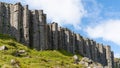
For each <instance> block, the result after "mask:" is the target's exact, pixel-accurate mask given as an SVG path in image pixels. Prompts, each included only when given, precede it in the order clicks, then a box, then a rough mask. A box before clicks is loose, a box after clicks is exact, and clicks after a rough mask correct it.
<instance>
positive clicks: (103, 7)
mask: <svg viewBox="0 0 120 68" xmlns="http://www.w3.org/2000/svg"><path fill="white" fill-rule="evenodd" d="M0 1H2V2H7V3H16V2H21V3H22V4H23V5H26V4H28V5H29V9H32V10H34V9H43V10H44V12H45V13H46V14H47V21H48V23H49V22H53V21H55V22H57V23H58V24H59V25H60V26H63V27H67V28H69V29H71V30H72V31H74V32H76V33H80V34H81V35H82V36H84V37H88V38H91V39H94V40H95V41H97V42H98V43H103V44H104V45H110V46H111V49H112V50H113V51H114V54H115V57H120V8H119V5H120V0H34V1H33V0H0Z"/></svg>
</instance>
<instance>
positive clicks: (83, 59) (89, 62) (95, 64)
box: [79, 57, 103, 68]
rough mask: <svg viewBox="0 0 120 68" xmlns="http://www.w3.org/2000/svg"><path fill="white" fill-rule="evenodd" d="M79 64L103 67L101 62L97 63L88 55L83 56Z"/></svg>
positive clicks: (96, 67)
mask: <svg viewBox="0 0 120 68" xmlns="http://www.w3.org/2000/svg"><path fill="white" fill-rule="evenodd" d="M79 64H82V65H85V66H86V67H87V68H103V66H102V65H101V64H99V63H96V62H94V61H93V60H91V59H89V58H87V57H84V58H82V59H81V61H80V62H79Z"/></svg>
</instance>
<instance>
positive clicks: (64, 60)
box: [0, 34, 82, 68]
mask: <svg viewBox="0 0 120 68" xmlns="http://www.w3.org/2000/svg"><path fill="white" fill-rule="evenodd" d="M2 45H5V46H7V47H8V50H4V51H0V68H3V67H5V68H7V67H8V68H12V65H11V64H10V61H11V59H15V60H17V61H19V64H20V67H21V68H57V67H59V68H82V65H75V64H74V63H73V62H74V61H73V58H72V56H73V55H72V54H70V53H67V52H66V51H64V50H59V51H57V50H53V51H52V50H47V51H36V50H34V49H29V48H27V47H26V46H24V45H22V44H20V43H18V42H16V41H15V39H14V38H12V37H10V36H8V35H2V34H0V46H2ZM18 50H26V52H27V54H23V55H21V56H20V57H15V56H14V53H15V52H17V51H18ZM28 56H29V57H30V58H28ZM79 57H80V56H79ZM80 58H81V57H80Z"/></svg>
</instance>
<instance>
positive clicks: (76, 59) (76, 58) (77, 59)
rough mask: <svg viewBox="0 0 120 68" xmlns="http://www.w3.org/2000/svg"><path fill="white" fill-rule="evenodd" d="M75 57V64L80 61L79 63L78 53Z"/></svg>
mask: <svg viewBox="0 0 120 68" xmlns="http://www.w3.org/2000/svg"><path fill="white" fill-rule="evenodd" d="M73 59H74V63H75V64H78V63H79V58H78V56H77V55H74V56H73Z"/></svg>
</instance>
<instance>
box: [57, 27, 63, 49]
mask: <svg viewBox="0 0 120 68" xmlns="http://www.w3.org/2000/svg"><path fill="white" fill-rule="evenodd" d="M58 48H59V49H63V48H64V30H63V28H62V27H58Z"/></svg>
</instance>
